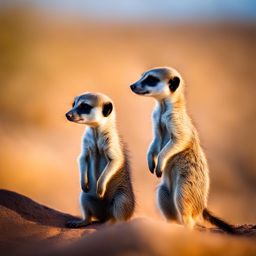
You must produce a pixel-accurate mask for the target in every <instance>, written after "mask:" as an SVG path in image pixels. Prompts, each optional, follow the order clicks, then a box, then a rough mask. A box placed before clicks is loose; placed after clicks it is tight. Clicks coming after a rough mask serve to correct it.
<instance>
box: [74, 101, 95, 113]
mask: <svg viewBox="0 0 256 256" xmlns="http://www.w3.org/2000/svg"><path fill="white" fill-rule="evenodd" d="M92 108H93V107H92V106H91V105H89V104H87V103H83V102H82V103H81V104H80V105H79V106H78V107H77V112H78V114H89V113H90V112H91V109H92Z"/></svg>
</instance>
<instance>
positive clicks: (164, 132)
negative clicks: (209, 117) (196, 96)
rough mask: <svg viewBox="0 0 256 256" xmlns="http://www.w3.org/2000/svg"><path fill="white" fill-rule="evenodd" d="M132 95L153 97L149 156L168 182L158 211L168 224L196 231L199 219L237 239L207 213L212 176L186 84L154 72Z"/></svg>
mask: <svg viewBox="0 0 256 256" xmlns="http://www.w3.org/2000/svg"><path fill="white" fill-rule="evenodd" d="M130 88H131V90H132V91H133V92H134V93H136V94H138V95H144V96H148V97H153V98H154V99H155V100H156V108H155V110H154V112H153V127H154V138H153V141H152V143H151V145H150V147H149V150H148V153H147V161H148V168H149V170H150V171H151V172H152V173H154V172H155V173H156V176H157V177H161V176H162V175H163V177H162V181H161V184H160V185H159V187H158V190H157V202H158V206H159V208H160V210H161V212H162V213H163V215H164V216H165V217H166V219H167V220H173V221H176V222H178V223H180V224H183V225H185V226H188V227H190V228H193V226H194V224H195V223H196V221H197V219H198V217H200V216H203V218H204V219H205V220H207V221H209V222H210V223H212V224H214V225H216V226H218V227H220V228H221V229H223V230H225V231H227V232H229V233H233V232H234V227H233V226H232V225H230V224H228V223H226V222H224V221H223V220H221V219H219V218H217V217H215V216H213V215H212V214H211V213H210V212H209V210H208V209H207V208H206V207H207V197H208V191H209V174H208V165H207V160H206V158H205V154H204V152H203V150H202V148H201V146H200V141H199V137H198V134H197V131H196V129H195V127H194V126H193V124H192V122H191V119H190V118H189V116H188V114H187V111H186V104H185V98H184V82H183V79H182V77H181V75H180V74H179V73H178V72H177V71H176V70H175V69H173V68H166V67H163V68H154V69H151V70H149V71H147V72H145V73H144V74H142V77H141V78H140V79H139V80H138V81H137V82H136V83H134V84H132V85H131V86H130Z"/></svg>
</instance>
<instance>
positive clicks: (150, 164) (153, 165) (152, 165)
mask: <svg viewBox="0 0 256 256" xmlns="http://www.w3.org/2000/svg"><path fill="white" fill-rule="evenodd" d="M147 160H148V168H149V170H150V172H151V173H153V174H154V171H155V168H156V163H155V159H154V156H153V154H151V153H149V154H148V156H147Z"/></svg>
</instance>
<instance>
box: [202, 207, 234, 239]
mask: <svg viewBox="0 0 256 256" xmlns="http://www.w3.org/2000/svg"><path fill="white" fill-rule="evenodd" d="M203 218H204V219H205V220H206V221H208V222H210V223H211V224H213V225H214V226H216V227H218V228H220V229H222V230H223V231H225V232H227V233H229V234H235V233H236V228H235V227H234V226H233V225H231V224H229V223H227V222H225V221H224V220H222V219H220V218H218V217H216V216H214V215H213V214H212V213H211V212H210V211H209V210H208V209H207V208H205V209H204V210H203Z"/></svg>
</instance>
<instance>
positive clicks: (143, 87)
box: [130, 67, 183, 99]
mask: <svg viewBox="0 0 256 256" xmlns="http://www.w3.org/2000/svg"><path fill="white" fill-rule="evenodd" d="M130 88H131V90H132V91H133V92H134V93H136V94H139V95H144V96H148V97H154V98H156V99H162V98H165V97H168V96H170V97H172V98H176V96H177V95H178V94H180V93H181V92H182V90H183V81H182V78H181V75H180V74H179V73H178V72H177V71H176V70H175V69H173V68H167V67H163V68H154V69H150V70H148V71H146V72H145V73H143V74H142V76H141V78H140V79H139V80H138V81H137V82H135V83H134V84H132V85H131V86H130Z"/></svg>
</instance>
